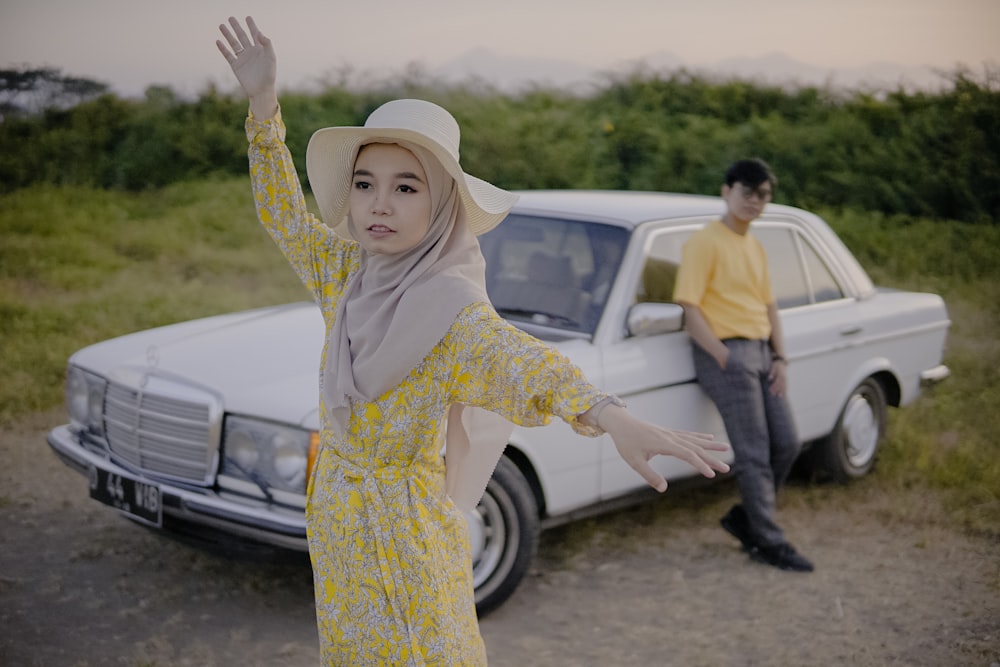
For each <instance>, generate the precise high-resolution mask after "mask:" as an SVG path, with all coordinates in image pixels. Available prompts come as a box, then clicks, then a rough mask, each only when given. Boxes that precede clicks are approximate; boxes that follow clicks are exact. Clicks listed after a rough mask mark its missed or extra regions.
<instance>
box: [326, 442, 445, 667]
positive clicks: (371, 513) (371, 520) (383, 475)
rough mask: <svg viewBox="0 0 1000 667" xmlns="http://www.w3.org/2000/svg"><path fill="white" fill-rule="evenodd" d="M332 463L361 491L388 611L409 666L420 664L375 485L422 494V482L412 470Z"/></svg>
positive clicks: (396, 559)
mask: <svg viewBox="0 0 1000 667" xmlns="http://www.w3.org/2000/svg"><path fill="white" fill-rule="evenodd" d="M334 459H335V464H336V465H337V466H339V468H340V469H341V471H342V472H343V475H344V479H345V480H348V481H351V482H355V483H357V484H358V486H359V487H360V489H361V492H362V496H363V497H364V505H365V512H366V514H367V517H368V524H369V525H370V526H371V528H372V533H373V535H374V536H375V553H376V556H377V558H378V567H379V574H380V578H381V580H382V586H383V587H384V588H385V593H386V596H387V597H388V599H389V607H390V608H391V609H392V612H393V615H394V616H395V617H396V620H397V621H399V623H400V624H401V625H402V626H403V627H404V628H406V634H407V638H408V640H409V644H410V652H411V656H410V657H411V661H412V664H413V665H422V664H423V659H422V654H421V652H420V651H419V650H418V647H417V643H416V638H415V633H414V632H413V626H412V625H411V624H410V618H409V614H408V613H407V605H406V604H405V600H403V599H402V598H403V596H404V595H405V590H406V589H405V587H404V585H403V568H402V565H401V564H400V562H399V554H398V553H397V551H396V541H395V540H394V539H393V538H392V534H391V533H390V532H388V531H386V530H385V527H384V525H383V522H382V521H379V509H378V508H380V507H386V506H387V505H386V502H385V500H384V498H383V496H382V489H381V488H380V487H379V483H380V482H381V483H384V484H398V483H400V482H405V483H406V484H407V485H408V486H411V487H412V486H416V487H418V488H417V489H411V491H416V492H417V493H411V496H412V495H417V494H420V495H425V494H426V487H425V485H424V484H423V483H422V481H421V480H420V479H419V478H417V477H414V475H413V473H414V469H413V468H402V467H400V466H379V467H377V468H374V469H368V468H363V467H361V466H359V465H357V464H356V463H352V462H351V461H348V460H347V459H345V458H343V457H341V456H337V455H336V454H334Z"/></svg>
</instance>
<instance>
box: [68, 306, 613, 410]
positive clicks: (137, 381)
mask: <svg viewBox="0 0 1000 667" xmlns="http://www.w3.org/2000/svg"><path fill="white" fill-rule="evenodd" d="M324 331H325V329H324V325H323V317H322V315H321V313H320V310H319V308H318V307H316V305H315V304H313V303H312V302H302V303H293V304H287V305H281V306H274V307H269V308H260V309H256V310H248V311H243V312H238V313H229V314H225V315H216V316H214V317H206V318H202V319H198V320H191V321H188V322H181V323H178V324H171V325H168V326H164V327H158V328H155V329H148V330H145V331H139V332H137V333H133V334H128V335H125V336H120V337H118V338H112V339H109V340H106V341H102V342H100V343H96V344H94V345H90V346H89V347H85V348H83V349H82V350H79V351H78V352H76V353H75V354H74V355H73V356H72V357H71V358H70V363H72V364H74V365H76V366H78V367H80V368H83V369H85V370H88V371H91V372H93V373H97V374H98V375H101V376H103V377H105V378H108V379H109V380H112V381H117V382H121V383H123V384H126V385H129V386H143V385H144V384H145V382H144V380H143V378H146V377H148V376H154V377H162V378H164V379H169V380H173V381H176V382H177V383H180V384H182V385H186V386H190V387H194V388H197V389H200V390H203V391H207V392H209V393H211V394H213V395H215V396H217V397H218V398H219V399H220V400H222V401H223V409H224V410H225V411H226V412H228V413H234V414H242V415H252V416H254V417H260V418H263V419H271V420H274V421H279V422H283V423H291V424H298V425H300V426H303V427H305V428H310V429H318V428H319V414H318V412H319V400H318V399H319V370H318V369H319V362H320V352H321V350H322V347H323V337H324V335H325V334H324ZM535 335H537V336H538V337H539V338H542V339H543V340H545V339H547V342H549V344H551V345H554V346H555V347H558V348H559V349H561V350H562V352H563V353H564V354H566V355H568V356H569V357H570V358H571V359H572V360H573V361H575V362H576V363H578V364H580V365H581V367H582V368H583V369H584V370H585V372H587V371H590V370H592V369H593V366H592V362H591V357H592V356H593V347H592V346H591V345H590V343H589V342H584V341H582V340H556V339H554V338H552V337H551V336H546V335H544V333H540V332H535ZM588 352H589V353H588ZM591 379H594V378H591Z"/></svg>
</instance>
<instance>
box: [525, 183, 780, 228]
mask: <svg viewBox="0 0 1000 667" xmlns="http://www.w3.org/2000/svg"><path fill="white" fill-rule="evenodd" d="M516 192H517V194H518V195H519V199H518V201H517V203H516V204H515V205H514V208H513V210H512V211H511V212H512V213H518V214H522V215H558V216H560V217H563V218H565V217H571V218H574V219H578V220H592V221H601V222H613V223H617V224H624V225H626V226H629V227H635V226H636V225H639V224H641V223H644V222H649V221H651V220H669V219H673V218H692V217H701V216H721V215H722V213H723V212H724V211H725V203H724V202H723V200H722V198H721V197H711V196H707V195H689V194H676V193H672V192H642V191H637V190H517V191H516ZM785 209H787V211H789V212H790V211H792V210H793V209H790V208H788V207H785V206H782V205H780V204H768V212H778V211H781V210H785Z"/></svg>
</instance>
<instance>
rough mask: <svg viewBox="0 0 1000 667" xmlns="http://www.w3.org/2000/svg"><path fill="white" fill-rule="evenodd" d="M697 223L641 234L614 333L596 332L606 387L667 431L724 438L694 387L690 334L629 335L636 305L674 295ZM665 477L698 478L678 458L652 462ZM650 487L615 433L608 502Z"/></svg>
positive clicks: (629, 260) (605, 487)
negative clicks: (631, 310) (684, 250)
mask: <svg viewBox="0 0 1000 667" xmlns="http://www.w3.org/2000/svg"><path fill="white" fill-rule="evenodd" d="M705 222H706V220H704V219H691V220H689V221H684V222H683V223H681V224H678V225H673V226H665V227H660V228H654V229H652V230H643V229H641V228H640V229H639V230H637V231H636V232H635V234H636V240H635V241H634V242H633V245H632V247H631V248H630V249H629V253H628V255H627V256H626V259H625V262H624V263H623V267H624V268H623V269H622V271H623V274H622V276H621V277H620V279H619V280H618V282H617V283H616V286H615V291H614V293H613V294H612V299H611V303H612V304H613V306H611V308H613V310H611V311H609V312H607V313H606V318H605V322H610V323H612V324H613V325H614V326H613V328H609V329H604V328H603V325H602V329H601V330H599V331H598V332H597V338H598V340H599V341H600V349H601V353H602V361H603V369H604V388H605V389H606V390H607V391H610V392H612V393H615V394H617V395H618V396H620V397H621V398H622V399H623V400H624V401H625V402H626V403H627V404H628V406H629V410H630V411H632V412H633V413H635V414H636V415H638V416H639V417H641V418H643V419H645V420H647V421H650V422H652V423H655V424H659V425H661V426H668V427H671V428H681V429H687V430H692V431H700V432H707V433H713V434H714V435H715V436H716V437H717V438H725V428H724V427H723V426H722V420H721V419H720V418H719V415H718V412H717V411H716V409H715V406H714V405H713V404H712V403H711V401H709V400H708V398H707V397H706V396H705V394H704V392H702V390H701V388H700V387H699V386H698V384H697V383H696V382H695V376H694V364H693V362H692V359H691V343H690V339H689V338H688V336H687V334H686V333H685V332H684V331H675V332H671V333H665V334H657V335H651V336H629V335H628V334H627V333H626V331H625V322H626V319H627V317H628V311H629V308H630V307H631V306H633V305H635V304H637V303H643V302H661V303H668V302H670V301H671V300H672V298H673V280H674V276H675V275H676V268H677V266H679V265H680V259H681V249H682V248H683V245H684V242H685V241H686V240H687V239H688V237H689V236H690V235H691V234H692V233H693V232H694V231H696V230H697V229H698V228H700V227H701V225H702V224H704V223H705ZM651 465H652V466H653V468H654V469H656V470H657V471H659V472H660V473H661V474H662V475H663V476H664V477H666V478H667V479H668V480H669V479H677V478H681V477H687V476H690V475H692V474H694V470H693V468H691V467H690V466H689V465H688V464H686V463H683V462H681V461H680V460H678V459H674V458H669V457H662V456H661V457H657V458H655V459H653V461H651ZM644 484H645V482H644V481H643V480H642V478H640V477H639V476H638V475H637V474H636V473H635V471H634V470H632V468H631V467H629V466H628V465H627V464H626V463H625V462H624V461H622V459H621V457H620V456H618V453H617V451H616V450H615V447H614V444H613V443H612V442H611V439H610V438H609V437H608V436H604V443H603V447H602V451H601V475H600V488H601V497H602V499H608V498H613V497H616V496H619V495H622V494H624V493H627V492H629V491H632V490H635V489H638V488H641V487H643V485H644Z"/></svg>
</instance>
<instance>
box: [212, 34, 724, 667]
mask: <svg viewBox="0 0 1000 667" xmlns="http://www.w3.org/2000/svg"><path fill="white" fill-rule="evenodd" d="M246 22H247V27H248V29H249V34H247V31H246V30H244V29H243V28H242V26H241V25H240V23H239V22H238V21H236V20H235V19H232V18H230V20H229V23H230V26H231V29H230V26H226V25H221V26H220V30H221V31H222V34H223V36H224V39H225V41H222V40H219V41H218V42H217V45H218V47H219V50H220V51H221V52H222V54H223V56H224V57H225V58H226V60H227V61H228V62H229V64H230V65H231V66H232V68H233V71H234V73H235V74H236V76H237V78H238V79H239V81H240V84H241V85H242V86H243V88H244V90H245V91H246V92H247V94H248V96H249V99H250V115H249V117H248V119H247V123H246V129H247V136H248V139H249V141H250V149H249V156H250V173H251V180H252V183H253V191H254V198H255V202H256V206H257V212H258V216H259V218H260V220H261V222H262V223H263V224H264V226H265V227H266V228H267V230H268V232H269V233H270V234H271V236H272V237H273V238H274V240H275V241H276V243H277V244H278V246H279V247H280V248H281V250H282V251H283V252H284V254H285V256H286V257H287V258H288V260H289V262H290V263H291V264H292V266H293V268H294V269H295V271H296V272H297V273H298V275H299V277H300V278H301V279H302V280H303V282H304V283H305V285H306V287H307V288H309V289H310V291H311V292H312V294H313V296H314V298H315V299H316V301H317V303H318V304H319V306H320V308H321V310H322V312H323V316H324V319H325V322H326V330H327V339H326V343H325V345H324V348H323V355H322V361H321V366H322V373H321V382H320V384H321V389H320V394H321V399H322V408H323V409H322V410H321V423H322V429H321V443H320V450H319V453H318V456H317V459H316V462H315V465H314V469H313V473H312V477H311V479H310V481H309V488H308V491H307V496H308V505H307V508H306V519H307V527H308V536H309V552H310V556H311V559H312V563H313V571H314V579H315V594H316V611H317V618H318V625H319V636H320V646H321V654H322V658H323V662H324V664H328V665H333V664H343V665H352V666H357V665H387V664H404V665H426V664H437V665H446V664H447V665H483V664H485V663H486V655H485V649H484V646H483V642H482V639H481V637H480V635H479V628H478V624H477V619H476V613H475V606H474V602H473V586H472V570H471V559H470V554H469V551H470V548H469V541H468V534H467V525H466V523H465V519H464V515H463V513H462V512H463V510H464V509H471V508H472V507H474V506H475V504H476V502H478V499H479V496H481V494H482V491H483V488H484V487H485V485H486V482H487V480H488V478H489V474H490V472H491V471H492V467H493V466H494V465H495V464H496V462H497V459H498V457H499V455H500V452H501V451H502V448H503V445H504V444H506V438H507V436H508V435H509V433H510V428H511V422H513V423H516V424H520V425H524V426H535V425H542V424H545V423H547V422H548V421H549V420H550V419H551V417H552V416H558V417H561V418H562V419H564V420H566V421H567V422H568V423H569V424H570V425H571V426H572V427H573V428H574V429H576V430H577V431H578V432H580V433H583V434H585V435H599V434H601V433H603V432H605V431H606V432H608V433H609V434H610V435H611V436H612V438H613V440H614V441H615V444H616V446H617V447H618V450H619V452H620V453H621V455H622V456H623V457H624V458H625V460H626V461H628V462H629V464H630V465H632V467H633V468H635V469H636V470H637V471H638V472H639V474H641V475H642V476H643V477H644V478H645V479H646V480H647V481H648V482H649V483H650V484H651V485H652V486H654V487H655V488H657V489H659V490H661V491H662V490H664V489H665V488H666V481H665V480H664V479H663V477H662V476H660V475H658V474H657V473H656V472H655V471H653V469H652V468H651V467H650V466H649V465H648V463H647V461H648V460H649V459H650V458H651V457H652V456H655V455H657V454H667V455H672V456H677V457H679V458H682V459H683V460H685V461H688V462H689V463H691V465H693V466H695V468H696V469H697V470H698V471H699V472H701V473H702V474H704V475H706V476H708V477H712V476H714V474H715V471H716V470H718V471H722V472H725V471H727V470H728V466H726V465H725V464H724V463H722V462H721V461H718V460H717V459H715V458H714V457H713V456H711V455H710V454H708V453H707V450H716V451H724V450H725V449H726V448H727V447H726V445H724V444H720V443H715V442H713V441H712V439H711V437H710V436H703V435H699V434H692V433H685V432H678V431H671V430H667V429H662V428H659V427H656V426H653V425H650V424H647V423H645V422H641V421H639V420H636V419H635V418H633V417H632V416H631V415H630V414H629V413H628V411H627V410H625V409H624V407H623V405H621V402H620V401H618V400H617V399H615V398H614V397H612V396H608V395H606V394H604V393H602V392H601V391H600V390H598V389H597V388H595V387H594V386H592V385H591V384H590V383H588V382H587V381H586V379H585V378H584V377H583V376H582V375H581V373H580V371H579V370H578V369H577V368H576V367H575V366H573V365H572V364H570V363H569V361H568V360H566V359H565V358H564V357H562V356H561V355H560V354H559V353H558V352H556V351H555V350H554V349H552V348H550V347H548V346H546V345H544V344H543V343H541V342H540V341H538V340H536V339H534V338H531V337H530V336H528V335H526V334H524V333H523V332H521V331H519V330H518V329H516V328H514V327H512V326H510V325H509V324H507V323H506V322H505V321H504V320H503V319H502V318H500V317H499V316H498V315H497V314H496V312H495V311H494V310H493V308H492V306H490V303H489V299H488V297H487V295H486V290H485V279H484V273H485V270H484V261H483V257H482V254H481V253H480V251H479V244H478V241H477V239H476V235H478V234H481V233H484V232H486V231H488V230H489V229H491V228H492V227H494V226H495V225H497V224H498V223H499V222H500V221H501V220H502V219H503V218H504V216H506V214H507V212H508V211H509V210H510V207H511V206H512V205H513V203H514V201H515V200H516V196H515V195H512V194H511V193H508V192H505V191H504V190H501V189H499V188H496V187H494V186H492V185H490V184H489V183H486V182H484V181H481V180H479V179H476V178H474V177H472V176H468V175H467V174H465V173H464V172H463V171H462V169H461V167H460V165H459V161H458V140H459V128H458V125H457V123H456V122H455V120H454V118H452V117H451V115H450V114H449V113H448V112H447V111H445V110H444V109H442V108H441V107H438V106H437V105H434V104H431V103H429V102H423V101H419V100H396V101H393V102H389V103H387V104H385V105H383V106H382V107H380V108H379V109H377V110H376V111H374V112H373V113H372V114H371V116H369V118H368V120H367V121H366V123H365V126H364V127H335V128H326V129H324V130H319V131H318V132H316V133H315V134H314V135H313V137H312V139H311V140H310V143H309V147H308V150H307V154H306V162H307V169H308V174H309V181H310V184H311V185H312V188H313V192H314V194H315V196H316V200H317V202H318V204H319V207H320V210H321V214H322V217H323V220H324V221H325V223H326V224H323V223H322V222H320V221H319V220H317V219H316V218H315V217H314V216H312V215H311V214H310V213H309V212H308V211H307V210H306V204H305V199H304V197H303V195H302V191H301V187H300V184H299V182H298V180H297V178H296V173H295V169H294V166H293V164H292V160H291V156H290V155H289V153H288V150H287V148H286V147H285V145H284V143H283V137H284V126H283V124H282V122H281V118H280V113H279V109H278V100H277V95H276V92H275V72H276V58H275V55H274V49H273V47H272V44H271V42H270V40H269V39H267V37H265V36H264V35H263V34H261V32H260V30H259V29H258V27H257V26H256V24H255V23H254V21H253V19H251V18H247V21H246ZM466 406H469V407H466ZM443 443H446V458H447V469H445V464H444V461H443V460H442V457H441V454H440V452H441V448H442V444H443Z"/></svg>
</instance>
